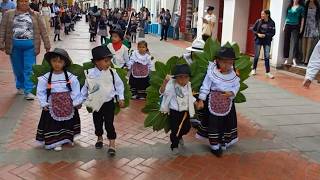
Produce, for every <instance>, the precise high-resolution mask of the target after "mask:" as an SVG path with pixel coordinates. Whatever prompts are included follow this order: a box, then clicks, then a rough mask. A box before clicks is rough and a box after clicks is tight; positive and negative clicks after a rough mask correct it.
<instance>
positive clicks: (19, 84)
mask: <svg viewBox="0 0 320 180" xmlns="http://www.w3.org/2000/svg"><path fill="white" fill-rule="evenodd" d="M10 59H11V64H12V69H13V73H14V76H15V79H16V88H17V89H24V92H25V94H28V93H30V92H31V91H32V89H33V87H34V84H33V82H32V81H31V79H30V78H31V74H32V66H33V65H34V64H35V63H36V55H35V52H34V44H33V40H20V39H13V47H12V53H11V56H10Z"/></svg>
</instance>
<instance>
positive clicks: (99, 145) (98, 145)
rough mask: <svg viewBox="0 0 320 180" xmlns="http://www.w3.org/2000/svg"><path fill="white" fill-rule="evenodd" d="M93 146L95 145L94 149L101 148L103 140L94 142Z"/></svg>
mask: <svg viewBox="0 0 320 180" xmlns="http://www.w3.org/2000/svg"><path fill="white" fill-rule="evenodd" d="M95 147H96V149H102V147H103V142H102V141H98V142H96V144H95Z"/></svg>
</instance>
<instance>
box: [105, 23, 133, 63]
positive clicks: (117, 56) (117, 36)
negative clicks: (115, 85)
mask: <svg viewBox="0 0 320 180" xmlns="http://www.w3.org/2000/svg"><path fill="white" fill-rule="evenodd" d="M110 35H111V41H112V43H109V44H108V45H107V47H108V48H109V49H110V51H111V53H112V54H113V55H114V56H113V59H112V63H113V65H114V66H115V67H119V68H124V67H126V66H127V63H128V61H129V55H128V51H129V49H128V48H127V47H126V46H125V45H123V44H122V42H123V38H124V33H123V31H122V30H121V29H119V28H116V29H113V30H111V31H110Z"/></svg>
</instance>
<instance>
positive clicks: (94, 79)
mask: <svg viewBox="0 0 320 180" xmlns="http://www.w3.org/2000/svg"><path fill="white" fill-rule="evenodd" d="M92 56H93V58H92V62H93V63H94V64H95V67H94V68H92V69H89V70H88V72H87V75H86V76H87V79H86V83H85V85H84V87H83V88H82V94H83V96H84V99H86V102H85V105H86V106H87V107H90V108H92V110H93V122H94V126H95V134H96V136H98V140H97V143H96V145H95V147H96V148H97V149H101V148H102V147H103V137H102V135H103V124H104V125H105V129H106V131H107V137H108V139H109V150H108V153H109V154H110V155H115V152H116V151H115V139H116V136H117V134H116V131H115V128H114V125H113V121H114V110H115V102H118V103H119V106H120V107H121V108H123V107H124V85H123V82H122V80H121V79H120V77H119V75H118V74H117V72H116V71H115V70H113V69H111V64H112V63H111V59H112V56H113V55H112V53H111V52H110V50H109V49H108V48H107V47H105V46H98V47H95V48H93V49H92Z"/></svg>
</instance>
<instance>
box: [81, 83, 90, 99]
mask: <svg viewBox="0 0 320 180" xmlns="http://www.w3.org/2000/svg"><path fill="white" fill-rule="evenodd" d="M81 96H82V100H83V101H85V100H86V99H87V98H88V96H89V94H88V82H87V81H85V83H84V85H83V87H82V89H81Z"/></svg>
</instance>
